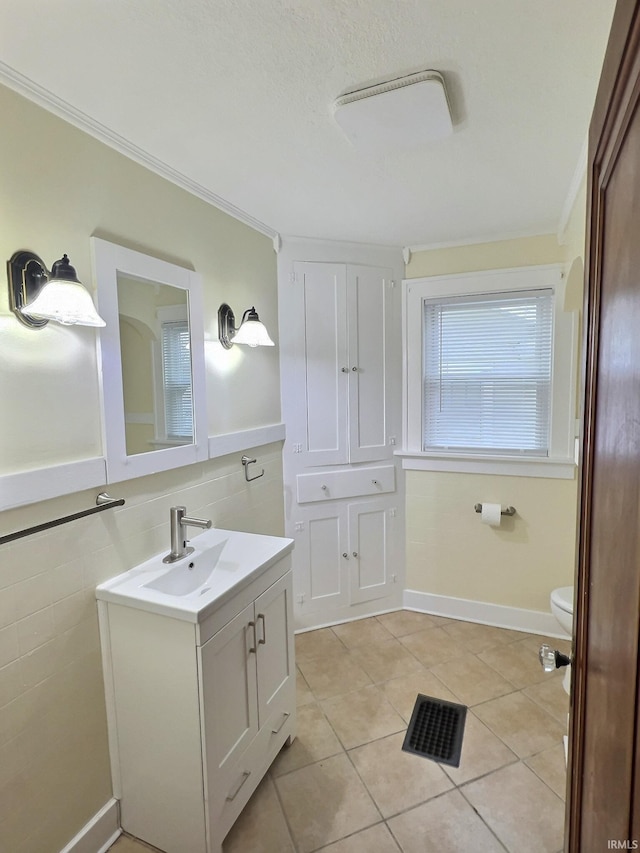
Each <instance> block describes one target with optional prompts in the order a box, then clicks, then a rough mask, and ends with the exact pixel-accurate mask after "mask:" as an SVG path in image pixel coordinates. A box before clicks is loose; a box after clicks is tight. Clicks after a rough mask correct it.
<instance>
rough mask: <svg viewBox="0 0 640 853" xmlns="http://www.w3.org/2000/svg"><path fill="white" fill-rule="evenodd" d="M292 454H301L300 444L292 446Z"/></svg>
mask: <svg viewBox="0 0 640 853" xmlns="http://www.w3.org/2000/svg"><path fill="white" fill-rule="evenodd" d="M293 452H294V453H302V445H301V444H294V445H293Z"/></svg>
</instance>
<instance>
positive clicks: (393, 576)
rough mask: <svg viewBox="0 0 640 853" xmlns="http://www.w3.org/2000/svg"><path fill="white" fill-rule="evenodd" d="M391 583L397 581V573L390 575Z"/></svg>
mask: <svg viewBox="0 0 640 853" xmlns="http://www.w3.org/2000/svg"><path fill="white" fill-rule="evenodd" d="M391 581H392V583H398V575H391Z"/></svg>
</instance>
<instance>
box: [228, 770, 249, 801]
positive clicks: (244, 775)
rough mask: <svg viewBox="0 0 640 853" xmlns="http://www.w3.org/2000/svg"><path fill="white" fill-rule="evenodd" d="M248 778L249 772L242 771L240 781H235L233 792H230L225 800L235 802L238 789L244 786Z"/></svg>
mask: <svg viewBox="0 0 640 853" xmlns="http://www.w3.org/2000/svg"><path fill="white" fill-rule="evenodd" d="M249 776H251V771H250V770H243V772H242V776H241V777H240V779H238V781H237V782H236V784H235V785H234V788H233V791H230V792H229V793H228V794H227V799H228V800H235V798H236V797H237V796H238V793H239V791H240V788H242V786H243V785H244V783H245V782H246V781H247V779H248V778H249Z"/></svg>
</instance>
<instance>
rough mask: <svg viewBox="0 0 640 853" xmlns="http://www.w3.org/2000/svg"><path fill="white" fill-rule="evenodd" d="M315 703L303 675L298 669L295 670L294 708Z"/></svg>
mask: <svg viewBox="0 0 640 853" xmlns="http://www.w3.org/2000/svg"><path fill="white" fill-rule="evenodd" d="M310 702H315V697H314V695H313V693H312V692H311V688H310V687H309V685H308V684H307V682H306V680H305V677H304V675H303V674H302V673H301V672H300V670H299V669H297V670H296V708H300V707H301V706H302V705H308V704H309V703H310Z"/></svg>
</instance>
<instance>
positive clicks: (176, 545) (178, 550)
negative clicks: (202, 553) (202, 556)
mask: <svg viewBox="0 0 640 853" xmlns="http://www.w3.org/2000/svg"><path fill="white" fill-rule="evenodd" d="M170 514H171V551H170V552H169V553H168V554H167V556H166V557H164V558H163V560H162V562H163V563H175V561H176V560H181V559H182V558H183V557H186V556H187V554H191V553H192V552H193V550H194V549H193V548H192V547H191V546H189V547H188V548H187V541H188V540H187V536H186V528H187V527H201V528H202V529H203V530H208V529H209V528H210V527H211V521H210V520H209V521H208V520H207V519H205V518H189V516H188V515H187V508H186V506H172V507H171V509H170Z"/></svg>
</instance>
